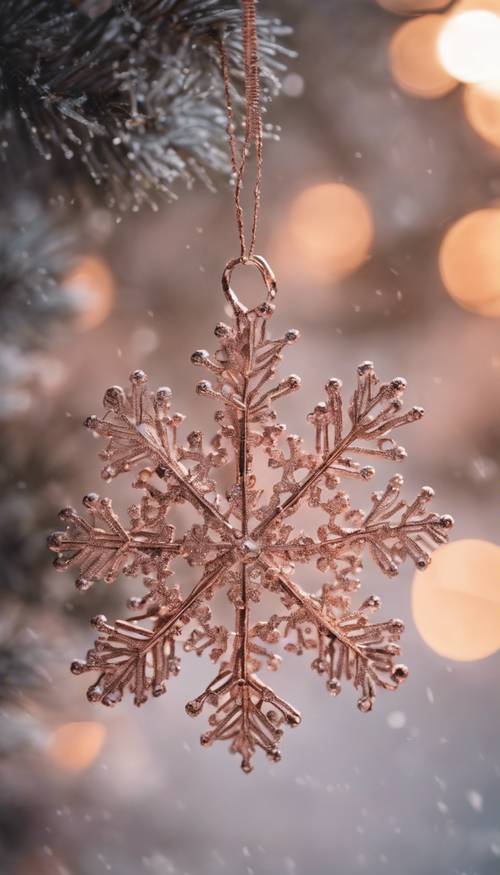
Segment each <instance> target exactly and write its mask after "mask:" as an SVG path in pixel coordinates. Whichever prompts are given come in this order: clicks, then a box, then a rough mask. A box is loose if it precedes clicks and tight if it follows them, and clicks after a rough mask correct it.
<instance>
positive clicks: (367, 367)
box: [358, 362, 373, 377]
mask: <svg viewBox="0 0 500 875" xmlns="http://www.w3.org/2000/svg"><path fill="white" fill-rule="evenodd" d="M370 371H373V362H362V363H361V364H360V365H359V367H358V374H359V376H360V377H362V376H363V374H368V373H369V372H370Z"/></svg>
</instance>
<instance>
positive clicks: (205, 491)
mask: <svg viewBox="0 0 500 875" xmlns="http://www.w3.org/2000/svg"><path fill="white" fill-rule="evenodd" d="M243 10H244V19H243V42H244V47H245V57H246V59H247V62H246V63H247V66H246V80H245V95H246V126H245V142H244V144H243V149H242V152H241V155H240V162H239V163H238V160H237V153H236V147H235V139H234V137H235V135H234V126H233V121H232V119H233V115H232V104H231V94H230V84H229V75H228V70H227V57H226V52H225V48H224V43H223V42H222V41H221V62H222V71H223V75H224V83H225V89H226V101H227V110H228V134H229V139H230V144H231V157H232V166H233V171H234V176H235V203H236V218H237V223H238V229H239V235H240V244H241V254H240V256H239V257H238V258H236V259H234V260H233V261H231V262H229V264H228V265H227V267H226V269H225V271H224V274H223V277H222V286H223V291H224V295H225V297H226V300H227V303H228V304H229V308H230V312H231V314H232V319H231V322H230V324H229V325H227V324H225V323H223V322H220V323H219V324H218V325H217V326H216V328H215V336H216V338H217V341H218V348H217V350H216V351H215V353H214V354H213V356H211V355H210V353H209V352H207V351H206V350H203V349H201V350H197V351H196V352H194V353H193V355H192V357H191V361H192V362H193V364H194V365H196V366H199V367H203V368H205V369H206V370H207V371H208V372H209V375H210V380H208V379H206V380H202V381H201V382H199V383H198V385H197V392H198V394H199V395H201V396H204V397H206V398H210V399H214V400H215V401H216V404H217V410H216V413H215V420H216V423H217V432H216V434H215V436H214V437H213V438H212V440H211V441H210V442H206V441H205V439H204V437H203V435H202V433H201V432H200V431H191V432H190V433H189V434H188V435H187V437H186V438H185V439H182V438H181V437H180V435H179V432H180V428H181V426H182V424H183V421H184V417H183V416H181V415H180V414H178V413H174V412H172V407H171V404H172V393H171V391H170V389H168V388H165V387H163V388H160V389H158V390H157V391H156V392H152V391H151V390H150V389H149V387H148V382H147V377H146V375H145V374H144V372H143V371H134V373H133V374H132V375H131V377H130V389H129V390H128V391H125V390H124V389H121V388H120V387H118V386H112V387H111V389H108V390H107V392H106V393H105V396H104V407H105V411H106V412H105V414H104V416H103V417H102V418H99V417H97V416H91V417H90V418H89V419H88V420H87V422H86V425H87V427H88V428H89V429H90V430H91V431H92V432H93V433H94V434H96V435H98V436H99V437H103V438H105V439H106V440H107V446H106V449H105V450H104V451H103V453H102V457H103V459H104V461H105V466H104V468H103V471H102V476H103V478H104V480H111V479H113V478H114V477H117V476H119V475H120V474H123V473H128V472H131V471H132V470H134V471H135V472H136V473H135V475H134V476H135V480H134V482H133V486H134V487H135V488H136V489H137V490H138V492H139V493H140V495H141V497H140V500H139V501H138V502H137V503H136V504H133V505H132V506H131V507H130V508H129V511H128V513H129V521H128V523H126V524H122V523H121V522H120V520H119V519H118V517H117V515H116V514H115V513H114V511H113V509H112V506H111V502H110V500H109V499H107V498H99V496H97V495H95V494H93V493H92V494H90V495H87V496H86V497H85V498H84V500H83V504H84V507H85V508H86V510H87V513H86V515H84V516H81V515H79V514H78V513H77V512H76V511H74V510H72V509H71V508H68V509H66V510H63V511H62V513H61V519H62V520H63V522H64V523H66V528H65V530H64V531H61V532H56V533H55V534H53V535H52V536H51V537H50V539H49V546H50V549H51V550H53V551H54V552H55V553H57V558H56V560H55V566H56V568H58V569H59V570H62V571H65V570H67V569H69V568H73V567H75V566H76V567H78V568H79V569H80V577H79V578H78V580H77V582H76V585H77V588H78V589H79V590H86V589H88V587H89V586H91V584H92V583H93V582H94V581H96V580H100V579H103V580H105V581H106V582H107V583H113V582H114V581H115V580H116V579H117V577H118V576H119V575H120V574H122V573H123V574H127V575H130V576H132V577H142V578H143V582H144V586H145V589H146V592H145V594H144V595H143V596H141V597H137V598H132V599H130V600H129V602H128V607H129V610H130V615H129V616H128V617H127V618H126V619H123V620H122V619H120V620H116V621H115V622H114V623H110V622H108V620H107V619H106V617H104V616H98V617H95V618H94V620H93V621H92V622H93V625H94V626H95V628H96V630H97V633H98V637H97V639H96V641H95V644H94V646H93V648H92V649H91V650H90V651H89V652H88V654H87V657H86V659H84V660H81V661H80V660H79V661H76V662H74V663H73V664H72V671H73V673H74V674H81V673H84V672H92V673H96V674H97V679H96V680H95V682H94V683H93V684H92V685H91V686H90V687H89V690H88V694H87V695H88V698H89V700H90V701H91V702H102V703H103V704H104V705H115V704H117V703H118V702H120V700H121V699H122V697H123V695H124V694H125V693H127V692H130V693H132V695H133V698H134V702H135V704H136V705H142V704H144V702H146V701H147V699H148V698H149V696H150V695H152V696H160V695H162V694H163V693H164V692H166V689H167V684H168V681H169V679H170V678H171V677H173V676H176V675H178V674H179V670H180V656H179V650H181V651H182V650H183V651H184V652H195V653H196V654H198V655H199V656H200V655H201V654H202V653H204V652H205V651H208V655H209V657H210V659H211V660H212V661H213V662H214V663H216V664H217V666H218V669H217V672H216V675H215V677H214V679H213V680H212V681H211V683H209V685H208V686H207V688H206V689H205V690H204V691H203V692H202V693H201V694H200V695H199V696H198V697H197V698H196V699H194V700H193V701H191V702H188V704H187V706H186V710H187V712H188V714H190V715H192V716H196V715H197V714H199V713H200V712H201V711H202V710H203V709H204V708H208V709H209V710H210V712H211V713H210V716H209V719H208V723H209V728H208V731H206V732H205V733H204V734H203V735H202V737H201V742H202V744H203V745H211V744H213V743H214V742H215V741H227V742H228V743H229V747H230V750H231V752H232V753H237V754H239V755H240V757H241V766H242V768H243V771H245V772H250V771H251V769H252V765H251V761H252V757H253V755H254V753H255V751H256V749H257V748H261V749H262V750H263V751H265V753H266V754H267V755H268V757H270V759H272V760H279V759H280V752H279V749H278V743H279V741H280V738H281V736H282V734H283V728H284V727H285V726H287V725H288V726H296V725H297V724H298V723H300V714H299V712H298V711H296V710H295V708H293V707H292V706H291V705H289V704H288V703H287V702H285V701H284V700H283V699H281V698H280V697H279V696H278V695H277V694H276V693H275V692H274V690H273V689H271V687H270V686H268V685H267V684H266V683H265V682H264V681H263V680H262V679H261V677H260V676H259V674H258V673H259V672H260V670H261V668H262V667H263V666H265V667H267V668H268V669H271V670H274V669H276V668H278V666H279V662H280V656H279V654H278V653H277V650H278V649H280V647H281V645H283V649H284V650H285V651H287V652H289V653H296V654H303V653H304V652H305V651H309V652H310V655H311V656H312V662H311V665H312V668H313V669H314V671H316V672H317V673H318V674H319V675H321V676H322V677H323V678H324V680H325V685H326V688H327V690H328V692H329V693H330V694H331V695H332V696H337V695H338V694H339V693H340V691H341V686H342V683H343V682H350V683H351V684H352V685H353V687H354V688H355V690H356V691H357V693H358V707H359V709H360V710H361V711H370V710H371V709H372V706H373V702H374V698H375V694H376V691H377V689H378V688H383V689H385V690H395V689H397V687H398V686H399V684H400V683H401V682H402V681H403V680H404V679H405V678H406V677H407V674H408V670H407V668H406V666H404V665H402V664H400V663H399V662H398V657H399V654H400V649H399V640H400V637H401V634H402V632H403V629H404V627H403V623H402V622H401V621H400V620H383V621H379V622H373V621H372V620H371V617H372V615H373V614H374V613H375V612H376V611H378V609H379V607H380V600H379V598H378V597H377V596H373V595H372V596H369V597H368V598H365V599H364V601H361V602H360V603H359V600H358V599H357V598H356V594H357V591H358V589H359V586H360V583H359V572H360V571H361V567H362V558H363V554H364V553H368V554H369V555H370V556H371V558H372V560H373V561H374V562H375V563H376V564H377V565H378V566H379V568H380V569H381V570H382V571H383V572H384V574H386V575H389V576H394V575H396V574H397V573H398V570H399V566H400V564H401V562H402V561H403V560H405V559H406V558H408V559H410V560H412V561H413V562H414V563H415V565H416V566H417V567H418V568H425V567H426V566H427V564H428V562H429V558H430V553H431V550H432V549H433V547H434V546H435V545H437V544H442V543H444V542H445V541H446V539H447V535H448V531H449V529H450V527H451V525H452V522H453V521H452V519H451V517H449V516H440V515H439V514H436V513H433V512H430V511H429V510H428V504H429V501H430V499H431V498H432V495H433V493H432V490H431V489H430V488H428V487H424V488H423V489H422V490H421V491H420V493H419V494H418V496H417V497H416V499H415V500H414V501H412V502H409V503H408V502H406V501H404V500H403V499H402V497H401V487H402V485H403V480H402V478H401V477H400V476H399V475H396V476H394V477H392V478H391V480H390V481H389V484H388V485H387V486H386V488H385V489H384V490H383V491H381V492H375V493H374V494H373V495H372V499H371V507H370V509H369V510H368V511H362V510H355V509H353V508H352V507H351V504H350V499H349V496H348V494H347V492H345V491H344V490H343V489H342V488H341V484H342V483H343V482H344V480H346V479H348V478H354V479H359V480H363V481H368V480H370V479H371V478H372V477H373V475H374V473H375V471H374V469H373V467H371V465H361V464H360V461H359V459H363V458H367V457H368V459H369V461H373V460H375V459H376V458H382V459H386V460H389V461H401V460H403V459H404V458H405V451H404V449H403V448H402V447H400V446H398V445H397V444H396V442H395V440H394V438H393V437H392V436H391V435H392V433H393V432H395V431H397V430H398V429H399V428H400V427H402V426H404V425H406V424H408V423H411V422H415V421H416V420H418V419H420V418H421V416H422V410H421V408H419V407H413V408H411V409H410V410H408V411H406V412H405V411H404V409H403V401H402V399H403V393H404V390H405V388H406V383H405V381H404V380H403V379H401V378H396V379H393V380H391V381H390V382H388V383H381V382H380V381H379V380H378V378H377V376H376V375H375V371H374V369H373V365H372V364H371V362H365V363H364V364H362V365H360V367H359V368H358V371H357V384H356V388H355V390H354V394H353V396H352V398H351V401H350V403H349V405H348V407H347V408H346V407H345V405H344V403H343V400H342V394H341V389H342V384H341V382H340V380H337V379H335V378H332V379H330V380H328V382H327V383H326V386H325V393H326V396H325V400H323V401H321V402H319V403H318V404H317V405H316V406H315V407H314V409H313V411H312V412H311V413H310V414H309V415H308V417H307V419H308V422H309V423H310V424H311V425H312V427H313V431H314V440H313V442H312V448H311V449H307V448H306V446H305V445H304V443H303V441H302V439H301V438H300V437H298V436H297V435H287V431H286V427H285V426H284V425H282V424H280V422H279V420H278V417H277V413H276V411H275V404H276V402H278V401H279V399H280V398H283V397H284V396H286V395H288V394H290V393H291V392H295V391H296V390H297V389H299V387H300V379H299V377H297V376H295V375H291V376H289V377H285V378H284V379H281V380H280V379H278V378H277V376H276V373H277V369H278V366H279V364H280V363H281V360H282V357H283V352H284V350H285V348H286V347H287V346H288V345H289V344H292V343H295V342H296V340H297V339H298V337H299V333H298V331H295V330H290V331H287V332H286V334H285V335H284V337H282V338H279V339H272V338H271V336H270V333H269V323H270V320H271V317H272V315H273V313H274V307H275V305H274V299H275V297H276V281H275V278H274V275H273V273H272V271H271V269H270V267H269V265H268V264H267V263H266V261H265V260H264V259H263V258H261V257H260V256H258V255H255V254H254V247H255V231H256V224H257V212H258V206H259V201H260V171H261V158H262V123H261V118H260V112H259V111H258V107H259V101H258V85H259V77H258V66H257V52H256V42H255V39H256V37H255V6H254V2H253V0H244V2H243ZM251 142H254V144H255V147H256V153H257V184H256V187H255V189H254V191H255V203H254V216H253V226H252V236H251V243H250V246H249V248H248V249H247V247H246V244H245V237H244V228H243V211H242V209H241V202H240V193H241V184H242V179H243V172H244V167H245V159H246V156H247V152H248V148H249V145H250V143H251ZM237 265H245V266H247V267H250V268H254V269H257V271H258V273H259V274H260V277H261V279H262V280H263V282H264V286H265V290H266V296H265V300H264V301H263V302H262V303H261V304H259V305H258V306H256V307H253V308H251V309H249V308H247V307H246V306H245V305H244V304H243V303H242V302H241V301H240V300H239V299H238V297H237V295H236V293H235V292H234V290H233V289H232V287H231V276H232V273H233V270H234V268H235V267H236V266H237ZM258 454H261V455H263V456H264V457H265V458H267V463H268V466H269V468H270V469H271V471H272V472H273V474H274V475H275V476H274V480H273V481H272V485H271V487H270V488H268V489H267V490H266V489H264V488H263V487H262V488H261V486H260V484H259V482H258V478H257V476H256V474H255V461H256V458H257V455H258ZM222 469H224V474H225V478H226V481H227V476H228V475H227V471H228V469H229V471H230V472H232V475H231V481H232V485H230V486H229V488H228V489H226V491H225V494H224V495H221V494H220V493H219V491H218V486H217V481H218V475H219V473H220V472H221V470H222ZM178 505H190V506H191V508H192V509H193V511H195V512H196V514H197V517H198V520H197V522H196V523H195V524H194V525H192V526H191V527H190V528H189V529H188V530H187V531H185V532H183V533H181V534H180V535H177V534H176V532H175V529H174V526H173V525H172V524H171V522H170V521H169V514H170V511H171V510H172V509H174V508H175V507H177V506H178ZM304 507H305V508H307V507H308V508H311V509H314V512H315V516H316V517H317V516H318V515H319V516H320V518H321V519H322V523H321V525H319V526H318V527H317V528H316V531H315V532H312V533H311V534H305V533H304V532H303V531H301V530H298V529H297V528H296V527H295V525H294V516H295V514H296V512H297V511H298V509H299V508H304ZM175 558H181V559H183V560H185V561H186V562H187V563H188V564H189V565H191V566H195V567H199V568H200V577H199V581H198V583H196V585H195V586H194V587H193V589H192V590H191V592H188V593H186V592H185V591H184V590H185V588H184V587H183V586H182V581H181V582H180V584H179V583H175V582H173V571H172V569H171V567H170V566H171V563H172V560H173V559H175ZM313 561H314V562H315V563H316V567H317V569H318V572H319V573H320V574H321V575H322V576H323V580H324V582H323V583H322V585H321V586H320V588H319V590H318V592H317V593H316V594H314V595H311V594H309V593H308V592H306V591H305V590H304V589H303V588H302V587H301V586H300V584H299V583H298V581H297V578H298V577H300V566H302V565H305V564H306V563H310V562H313ZM297 566H298V567H299V570H298V571H297V570H296V567H297ZM220 591H224V592H225V594H226V596H227V598H228V599H229V602H230V603H231V605H232V607H233V609H234V629H233V630H232V631H230V630H229V629H227V628H226V626H224V625H222V624H219V623H217V621H216V620H214V619H213V617H212V610H211V607H210V605H211V603H212V602H213V600H214V597H215V596H216V594H217V593H219V592H220ZM266 592H267V593H271V594H272V596H273V597H274V599H275V603H276V613H273V614H272V615H271V616H269V617H268V619H266V620H258V621H255V620H254V619H252V611H253V610H254V606H255V605H256V604H257V603H258V602H259V601H260V600H261V597H262V595H263V594H264V593H266ZM353 600H354V603H353Z"/></svg>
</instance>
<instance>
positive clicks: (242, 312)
mask: <svg viewBox="0 0 500 875" xmlns="http://www.w3.org/2000/svg"><path fill="white" fill-rule="evenodd" d="M238 264H243V265H253V266H254V267H256V268H257V269H258V271H259V272H260V275H261V277H262V279H263V280H264V285H265V287H266V289H267V296H266V299H265V301H262V303H261V304H257V305H256V306H255V307H252V308H249V307H246V306H245V305H244V304H242V303H241V301H240V300H239V298H238V296H237V294H236V293H235V292H234V290H233V289H232V288H231V276H232V273H233V270H234V268H235V267H236V266H237V265H238ZM222 290H223V292H224V295H225V296H226V300H227V301H228V303H229V304H230V305H231V307H232V309H233V311H234V314H235V316H247V315H249V314H251V313H253V314H255V315H256V316H265V315H266V314H269V315H271V313H272V312H273V310H274V305H273V300H274V298H275V297H276V292H277V291H278V287H277V285H276V277H275V276H274V273H273V271H272V270H271V268H270V266H269V265H268V263H267V261H266V260H265V258H262V256H261V255H249V256H248V257H244V256H242V255H239V256H238V257H237V258H233V259H232V260H231V261H228V263H227V264H226V266H225V268H224V273H223V274H222Z"/></svg>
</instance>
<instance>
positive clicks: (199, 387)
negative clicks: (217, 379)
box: [196, 380, 213, 395]
mask: <svg viewBox="0 0 500 875" xmlns="http://www.w3.org/2000/svg"><path fill="white" fill-rule="evenodd" d="M196 391H197V393H198V395H207V394H208V393H209V392H213V388H212V384H211V382H210V380H201V382H200V383H197V384H196Z"/></svg>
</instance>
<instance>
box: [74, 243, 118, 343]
mask: <svg viewBox="0 0 500 875" xmlns="http://www.w3.org/2000/svg"><path fill="white" fill-rule="evenodd" d="M64 288H65V289H66V292H67V294H68V295H69V296H70V297H71V298H72V299H73V300H74V302H75V305H76V308H77V311H78V317H77V327H78V328H81V329H82V331H88V330H90V329H92V328H95V327H96V326H97V325H100V324H101V322H104V320H105V319H106V318H107V317H108V316H109V313H110V311H111V308H112V306H113V300H114V296H115V283H114V279H113V274H112V273H111V271H110V269H109V267H108V266H107V264H106V263H105V262H104V261H103V260H102V259H101V258H97V257H96V256H90V255H89V256H85V257H84V258H81V259H80V261H79V262H78V263H77V264H76V265H75V267H73V268H72V270H71V271H70V273H69V274H68V275H67V276H66V277H65V279H64Z"/></svg>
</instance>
